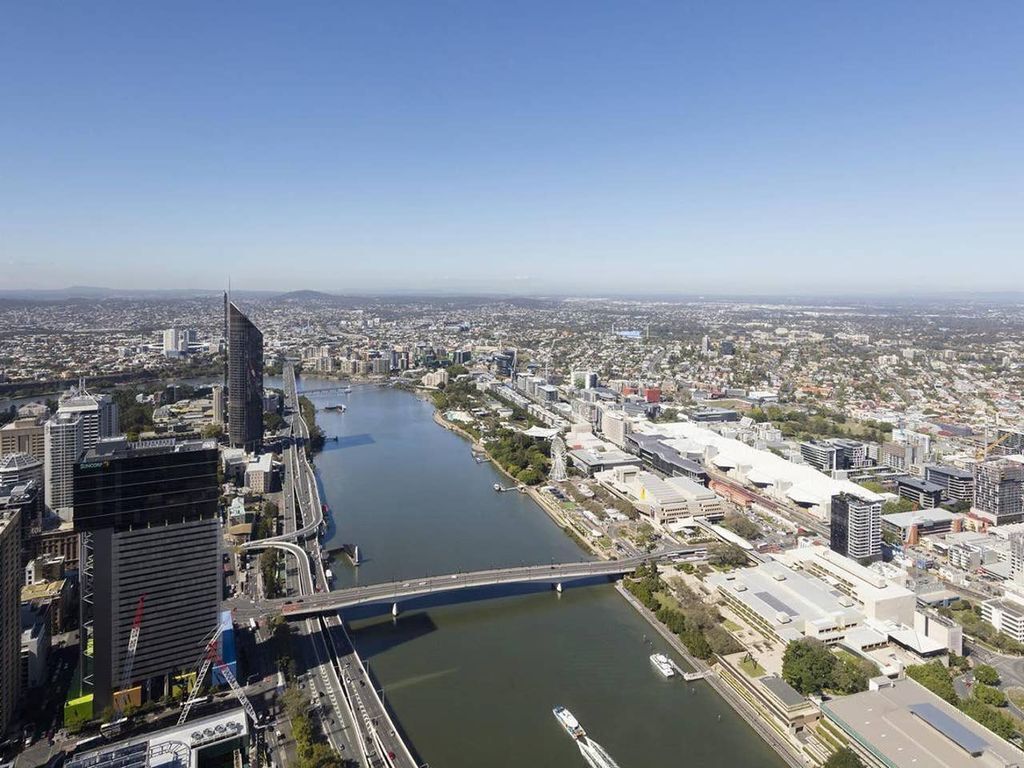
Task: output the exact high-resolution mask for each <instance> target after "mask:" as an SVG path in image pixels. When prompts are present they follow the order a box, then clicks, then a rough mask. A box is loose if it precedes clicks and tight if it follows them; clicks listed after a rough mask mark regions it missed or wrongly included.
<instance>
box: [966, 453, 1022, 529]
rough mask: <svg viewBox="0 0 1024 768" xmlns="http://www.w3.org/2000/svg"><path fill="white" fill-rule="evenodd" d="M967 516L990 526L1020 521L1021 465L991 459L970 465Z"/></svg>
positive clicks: (1014, 462)
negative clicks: (971, 476)
mask: <svg viewBox="0 0 1024 768" xmlns="http://www.w3.org/2000/svg"><path fill="white" fill-rule="evenodd" d="M971 515H972V516H973V517H977V518H980V519H981V520H984V521H985V522H986V523H989V524H991V525H1006V524H1007V523H1020V522H1024V464H1020V463H1018V462H1016V461H1010V460H1007V459H993V460H992V461H985V462H981V463H979V464H975V465H974V504H973V506H972V507H971Z"/></svg>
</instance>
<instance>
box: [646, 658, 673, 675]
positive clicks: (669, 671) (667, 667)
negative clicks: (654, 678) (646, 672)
mask: <svg viewBox="0 0 1024 768" xmlns="http://www.w3.org/2000/svg"><path fill="white" fill-rule="evenodd" d="M651 664H652V665H654V668H655V669H656V670H658V671H659V672H660V673H661V675H662V677H665V678H668V677H675V676H676V668H675V667H674V666H673V664H672V661H671V660H670V659H669V658H668V656H666V655H665V654H664V653H652V654H651Z"/></svg>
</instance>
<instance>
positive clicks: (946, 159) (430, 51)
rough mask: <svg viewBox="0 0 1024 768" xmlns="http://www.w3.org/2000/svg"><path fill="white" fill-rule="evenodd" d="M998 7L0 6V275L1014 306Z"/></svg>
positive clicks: (52, 282)
mask: <svg viewBox="0 0 1024 768" xmlns="http://www.w3.org/2000/svg"><path fill="white" fill-rule="evenodd" d="M1022 35H1024V3H1022V2H1020V1H1019V0H1013V1H1012V2H999V1H998V0H991V1H986V2H980V3H979V2H972V1H971V0H962V2H955V3H954V2H944V1H942V0H928V1H927V2H913V1H907V2H904V1H902V0H886V1H885V2H865V1H864V0H858V1H857V2H845V1H843V2H833V1H832V0H815V2H796V1H795V0H794V1H790V0H785V1H783V2H771V1H770V0H752V1H751V2H727V1H726V0H700V1H699V2H697V1H693V2H683V0H677V1H676V2H666V3H647V2H635V1H633V2H602V1H601V0H583V1H582V2H563V1H561V0H555V1H551V0H544V2H525V1H523V0H513V1H511V2H510V1H509V0H503V1H502V2H486V1H485V0H465V2H434V1H432V0H407V1H406V2H387V1H385V2H381V0H376V1H374V2H358V3H357V2H345V1H344V0H332V1H330V2H297V3H292V2H274V3H263V2H238V3H222V2H209V1H208V0H207V1H204V2H196V3H187V2H164V3H156V2H141V3H140V2H78V3H58V2H55V1H54V2H49V1H44V2H7V3H4V4H3V5H2V6H0V287H4V288H23V287H24V288H56V287H63V286H67V285H72V284H79V285H99V286H111V287H139V288H143V287H145V288H152V287H166V288H218V287H221V286H223V285H224V284H225V283H226V281H227V278H228V275H229V274H230V276H231V279H232V282H233V284H234V285H235V286H236V287H239V288H251V289H268V288H282V289H297V288H316V289H321V290H328V291H335V292H346V291H352V292H357V291H367V290H387V289H404V290H409V289H423V290H436V291H471V290H482V289H484V290H490V291H512V292H521V293H534V294H541V293H547V292H577V293H606V292H645V293H654V292H674V293H692V292H707V291H715V292H723V293H725V292H783V291H784V292H794V291H828V292H837V291H845V290H861V289H879V290H884V291H887V292H905V291H906V292H915V291H928V290H934V289H962V290H973V289H979V290H989V289H996V290H1020V289H1024V194H1022V193H1024V120H1022V118H1024V36H1022Z"/></svg>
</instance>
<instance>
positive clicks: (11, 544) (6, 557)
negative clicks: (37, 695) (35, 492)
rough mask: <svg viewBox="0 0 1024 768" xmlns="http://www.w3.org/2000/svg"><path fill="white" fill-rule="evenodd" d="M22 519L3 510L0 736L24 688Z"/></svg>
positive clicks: (0, 518)
mask: <svg viewBox="0 0 1024 768" xmlns="http://www.w3.org/2000/svg"><path fill="white" fill-rule="evenodd" d="M20 554H21V520H20V512H18V511H0V734H3V733H5V732H6V731H7V727H8V726H9V725H10V724H11V723H12V722H13V721H14V716H15V708H16V707H17V705H18V694H19V688H20V686H21V618H20V616H21V574H22V569H21V556H20Z"/></svg>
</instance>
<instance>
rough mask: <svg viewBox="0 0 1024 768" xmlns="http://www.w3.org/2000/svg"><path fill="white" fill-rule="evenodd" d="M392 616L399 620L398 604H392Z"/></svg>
mask: <svg viewBox="0 0 1024 768" xmlns="http://www.w3.org/2000/svg"><path fill="white" fill-rule="evenodd" d="M391 615H392V616H394V617H395V618H396V619H397V618H398V603H392V604H391Z"/></svg>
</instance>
